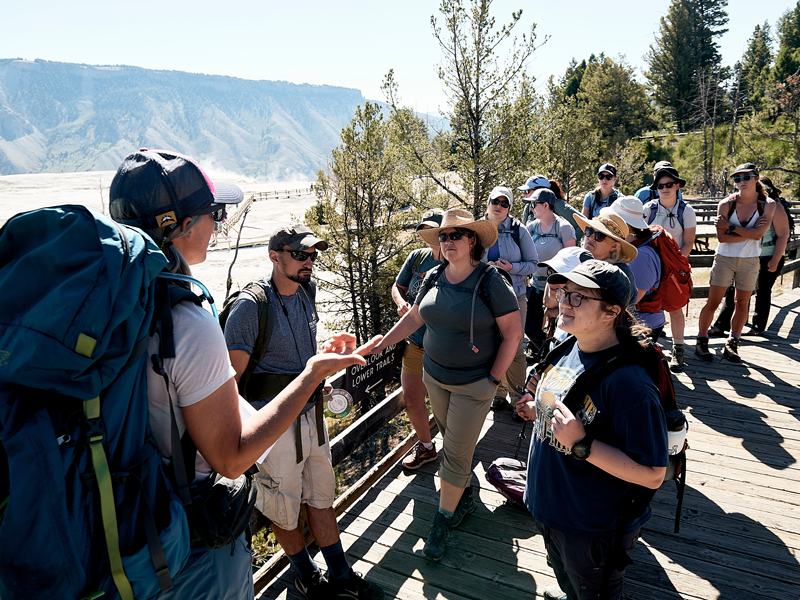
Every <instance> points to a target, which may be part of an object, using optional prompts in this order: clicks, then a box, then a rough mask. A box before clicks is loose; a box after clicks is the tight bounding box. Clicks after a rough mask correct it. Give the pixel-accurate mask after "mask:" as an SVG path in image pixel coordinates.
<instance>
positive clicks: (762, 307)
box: [714, 256, 785, 331]
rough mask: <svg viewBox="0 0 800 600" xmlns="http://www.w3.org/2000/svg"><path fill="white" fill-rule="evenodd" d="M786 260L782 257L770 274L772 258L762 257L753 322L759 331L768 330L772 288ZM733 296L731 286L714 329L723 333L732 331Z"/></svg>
mask: <svg viewBox="0 0 800 600" xmlns="http://www.w3.org/2000/svg"><path fill="white" fill-rule="evenodd" d="M784 259H785V257H783V256H782V257H781V260H780V262H778V267H777V268H776V269H775V271H773V272H770V271H769V268H768V265H769V261H771V260H772V257H771V256H762V257H760V258H759V268H758V284H757V286H758V287H757V289H756V292H755V296H756V309H755V312H754V313H753V319H752V321H751V323H752V324H753V328H754V329H758V330H759V331H764V330H765V329H766V328H767V319H768V318H769V308H770V306H771V305H772V287H773V286H774V285H775V282H776V281H777V280H778V277H780V274H781V269H782V268H783V263H784ZM733 295H734V289H733V286H730V287H729V288H728V291H727V292H725V299H724V300H723V301H722V310H720V312H719V316H718V317H717V320H716V321H715V322H714V327H718V328H719V329H720V330H721V331H730V328H731V318H732V317H733V309H734V308H735V304H734V299H733Z"/></svg>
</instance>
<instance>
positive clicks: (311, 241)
mask: <svg viewBox="0 0 800 600" xmlns="http://www.w3.org/2000/svg"><path fill="white" fill-rule="evenodd" d="M284 246H289V248H291V249H292V250H308V249H309V248H316V249H317V250H327V249H328V242H326V241H325V240H321V239H320V238H318V237H316V236H315V235H314V232H313V231H311V230H310V229H309V228H308V227H306V226H305V225H302V224H300V223H295V224H293V225H290V226H288V227H281V228H279V229H276V230H275V231H274V232H273V233H272V237H270V238H269V249H270V250H279V249H281V248H283V247H284Z"/></svg>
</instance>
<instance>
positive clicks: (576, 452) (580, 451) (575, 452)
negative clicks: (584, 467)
mask: <svg viewBox="0 0 800 600" xmlns="http://www.w3.org/2000/svg"><path fill="white" fill-rule="evenodd" d="M593 441H594V438H593V437H592V436H590V435H585V436H583V439H582V440H581V441H579V442H577V443H576V444H575V445H574V446H573V447H572V456H574V457H575V458H576V460H586V459H587V458H589V454H591V452H592V442H593Z"/></svg>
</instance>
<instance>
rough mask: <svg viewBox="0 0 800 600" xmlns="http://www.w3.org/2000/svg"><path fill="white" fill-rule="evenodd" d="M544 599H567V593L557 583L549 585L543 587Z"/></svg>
mask: <svg viewBox="0 0 800 600" xmlns="http://www.w3.org/2000/svg"><path fill="white" fill-rule="evenodd" d="M544 598H545V600H568V598H567V595H566V594H565V593H564V592H562V591H561V588H560V587H558V585H551V586H550V587H548V588H545V589H544Z"/></svg>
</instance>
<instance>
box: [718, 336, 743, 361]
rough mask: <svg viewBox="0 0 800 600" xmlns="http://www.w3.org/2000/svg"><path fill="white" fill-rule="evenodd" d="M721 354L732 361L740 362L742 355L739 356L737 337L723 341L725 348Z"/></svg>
mask: <svg viewBox="0 0 800 600" xmlns="http://www.w3.org/2000/svg"><path fill="white" fill-rule="evenodd" d="M722 356H724V357H725V358H727V359H728V360H729V361H730V362H733V363H738V362H742V357H741V356H739V338H735V337H729V338H728V341H727V342H725V348H724V349H723V350H722Z"/></svg>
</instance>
